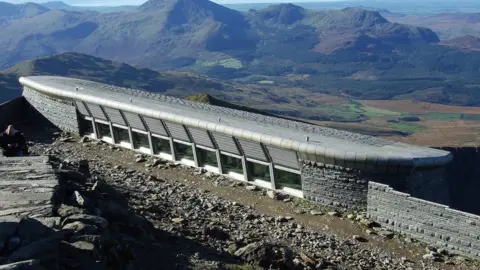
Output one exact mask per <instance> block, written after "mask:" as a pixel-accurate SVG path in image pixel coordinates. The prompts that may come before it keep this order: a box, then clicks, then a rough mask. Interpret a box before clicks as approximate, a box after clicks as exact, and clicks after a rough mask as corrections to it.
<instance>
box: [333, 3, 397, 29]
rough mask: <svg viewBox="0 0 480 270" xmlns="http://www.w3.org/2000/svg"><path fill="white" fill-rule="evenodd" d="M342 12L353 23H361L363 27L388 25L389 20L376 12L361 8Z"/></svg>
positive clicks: (345, 9) (347, 9)
mask: <svg viewBox="0 0 480 270" xmlns="http://www.w3.org/2000/svg"><path fill="white" fill-rule="evenodd" d="M341 11H342V12H343V13H344V14H345V15H347V16H348V17H350V20H351V21H355V22H361V23H362V24H363V25H369V26H373V25H376V24H383V23H388V21H387V19H385V18H384V17H383V16H382V15H381V14H380V12H378V11H376V10H369V9H365V8H361V7H347V8H344V9H342V10H341Z"/></svg>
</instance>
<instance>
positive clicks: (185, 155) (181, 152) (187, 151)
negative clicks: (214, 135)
mask: <svg viewBox="0 0 480 270" xmlns="http://www.w3.org/2000/svg"><path fill="white" fill-rule="evenodd" d="M174 145H175V150H176V153H177V157H178V159H189V160H193V150H192V146H190V145H186V144H182V143H177V142H176V143H175V144H174Z"/></svg>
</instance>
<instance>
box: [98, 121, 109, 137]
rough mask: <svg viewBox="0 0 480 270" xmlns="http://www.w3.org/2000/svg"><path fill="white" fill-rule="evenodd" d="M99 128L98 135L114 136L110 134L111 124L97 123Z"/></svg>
mask: <svg viewBox="0 0 480 270" xmlns="http://www.w3.org/2000/svg"><path fill="white" fill-rule="evenodd" d="M97 129H98V135H99V137H100V138H103V137H109V138H112V134H110V126H109V125H105V124H101V123H97Z"/></svg>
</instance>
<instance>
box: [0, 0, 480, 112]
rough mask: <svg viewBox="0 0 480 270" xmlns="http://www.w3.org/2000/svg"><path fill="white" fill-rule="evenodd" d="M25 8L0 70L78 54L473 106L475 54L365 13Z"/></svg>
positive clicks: (191, 3) (162, 2)
mask: <svg viewBox="0 0 480 270" xmlns="http://www.w3.org/2000/svg"><path fill="white" fill-rule="evenodd" d="M9 5H10V4H9ZM25 5H26V6H28V7H29V8H28V10H29V12H21V10H24V9H21V8H19V7H20V6H15V7H17V8H16V9H12V11H11V12H10V13H8V14H10V15H8V14H7V15H8V16H6V15H5V16H3V17H1V18H3V22H2V23H0V32H1V33H2V35H3V36H4V37H8V38H2V39H0V51H2V54H1V55H0V67H2V68H8V67H11V66H13V65H15V64H17V63H20V62H22V61H26V60H30V59H34V58H38V57H44V56H50V55H54V54H58V53H63V52H77V53H83V54H88V55H92V56H96V57H102V58H106V59H109V60H113V61H119V62H125V63H127V64H130V65H133V66H137V67H146V68H150V69H154V70H172V69H175V70H179V71H188V72H192V71H193V72H197V73H200V74H204V75H207V76H211V77H215V78H217V79H224V80H232V81H233V82H237V83H249V84H256V85H258V86H260V87H262V86H264V85H266V84H268V85H273V86H279V87H301V88H302V89H307V90H308V91H311V92H312V93H324V94H329V95H338V96H344V97H350V98H355V99H400V98H409V99H417V100H424V101H431V102H439V103H446V104H459V105H478V104H480V94H478V93H479V91H478V89H477V88H478V87H479V86H478V85H480V78H478V76H477V75H476V74H477V72H478V70H479V67H480V53H479V52H471V51H469V50H466V49H465V48H461V49H459V48H457V47H456V46H454V45H452V44H450V46H445V45H444V44H441V43H439V41H440V39H439V37H438V35H437V34H436V33H435V32H434V31H432V30H431V29H429V28H424V27H418V26H410V25H406V24H400V23H391V22H390V21H389V20H387V19H386V18H385V17H383V16H382V15H381V14H380V13H379V12H378V11H374V10H367V9H362V8H345V9H341V10H329V11H319V10H308V9H304V8H302V7H299V6H296V5H292V4H279V5H272V6H269V7H267V8H263V9H259V10H249V11H246V12H240V11H237V10H232V9H229V8H227V7H225V6H222V5H218V4H215V3H213V2H210V1H208V0H150V1H148V2H146V3H145V4H143V5H142V6H140V7H138V8H137V9H135V10H132V11H128V12H113V13H98V12H93V11H78V10H73V11H72V10H62V9H55V8H54V9H50V8H47V7H44V6H40V7H37V6H39V5H36V4H32V5H30V4H25ZM10 6H11V5H10ZM35 7H37V8H35ZM41 7H43V8H41ZM452 89H453V90H452Z"/></svg>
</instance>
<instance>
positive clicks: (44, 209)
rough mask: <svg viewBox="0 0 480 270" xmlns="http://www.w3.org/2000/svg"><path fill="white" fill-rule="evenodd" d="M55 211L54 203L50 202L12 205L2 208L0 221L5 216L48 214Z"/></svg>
mask: <svg viewBox="0 0 480 270" xmlns="http://www.w3.org/2000/svg"><path fill="white" fill-rule="evenodd" d="M52 211H53V205H50V203H45V204H40V205H34V206H20V207H12V208H8V209H5V210H0V223H1V222H2V219H1V217H5V216H37V215H40V216H48V215H50V214H51V213H52Z"/></svg>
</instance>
